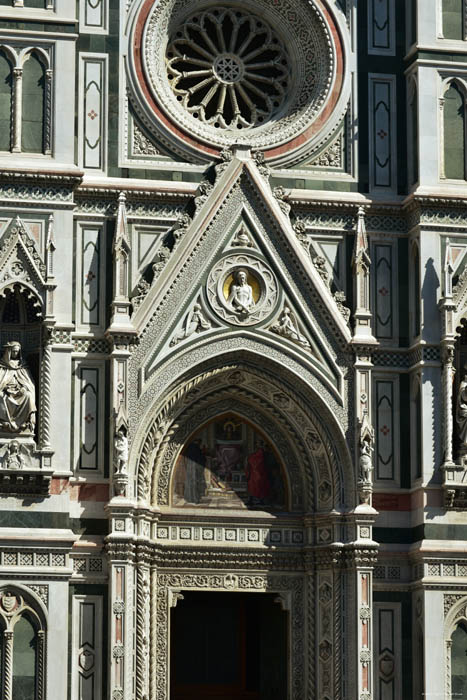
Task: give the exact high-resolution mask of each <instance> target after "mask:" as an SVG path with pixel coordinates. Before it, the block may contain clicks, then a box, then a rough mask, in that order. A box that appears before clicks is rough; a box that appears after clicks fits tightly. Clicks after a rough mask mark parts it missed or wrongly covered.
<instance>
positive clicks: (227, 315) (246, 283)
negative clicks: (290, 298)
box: [207, 255, 280, 326]
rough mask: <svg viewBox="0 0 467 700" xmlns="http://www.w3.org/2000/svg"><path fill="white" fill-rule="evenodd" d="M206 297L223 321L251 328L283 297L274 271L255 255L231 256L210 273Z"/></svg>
mask: <svg viewBox="0 0 467 700" xmlns="http://www.w3.org/2000/svg"><path fill="white" fill-rule="evenodd" d="M207 296H208V299H209V302H210V304H211V306H212V308H213V310H214V311H215V313H216V314H217V315H218V316H219V317H220V318H221V319H222V320H223V321H226V322H227V323H231V324H233V325H237V326H252V325H255V324H256V323H260V322H261V321H264V320H265V319H266V318H268V317H269V316H270V315H271V314H272V313H273V312H274V310H275V308H276V306H277V301H278V298H279V296H280V295H279V288H278V285H277V281H276V278H275V276H274V274H273V272H272V271H271V270H270V269H269V267H268V266H267V265H266V264H265V263H264V262H263V261H262V260H259V259H258V258H256V257H253V256H252V255H229V256H227V257H224V258H222V259H221V260H220V261H219V262H218V263H217V264H216V265H215V266H214V268H213V269H212V270H211V273H210V275H209V278H208V282H207Z"/></svg>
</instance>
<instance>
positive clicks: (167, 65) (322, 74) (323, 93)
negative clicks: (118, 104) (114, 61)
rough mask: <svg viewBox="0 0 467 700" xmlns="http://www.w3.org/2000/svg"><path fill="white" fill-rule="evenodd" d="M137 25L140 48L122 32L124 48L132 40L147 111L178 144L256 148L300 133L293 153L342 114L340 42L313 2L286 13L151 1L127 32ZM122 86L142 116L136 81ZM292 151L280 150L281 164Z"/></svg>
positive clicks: (344, 88) (284, 8)
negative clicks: (159, 117)
mask: <svg viewBox="0 0 467 700" xmlns="http://www.w3.org/2000/svg"><path fill="white" fill-rule="evenodd" d="M142 26H144V30H143V32H142V36H143V40H142V46H141V45H140V44H139V41H138V42H135V41H134V39H135V37H134V36H130V37H129V42H130V43H129V45H130V46H131V47H135V48H136V46H137V45H138V44H139V45H138V54H137V55H135V69H136V74H135V75H138V74H139V72H140V70H141V74H143V73H144V75H145V76H146V78H147V84H148V85H149V89H150V91H151V102H152V104H153V107H152V110H153V111H161V112H163V113H164V114H165V115H166V117H167V118H168V121H167V130H168V131H170V132H171V133H170V136H169V138H171V139H175V140H176V141H177V146H178V147H181V148H185V147H186V145H187V144H186V143H184V141H183V138H182V137H181V136H180V133H181V131H183V132H185V133H189V134H190V135H191V136H192V142H196V141H197V142H198V143H199V144H200V145H201V144H207V145H208V147H209V148H211V149H213V148H215V149H218V150H219V151H220V150H222V149H225V148H226V147H228V146H229V145H231V144H232V143H239V142H240V143H242V142H247V143H248V145H251V146H252V147H253V148H254V149H262V150H264V149H267V148H274V147H276V146H279V145H282V144H284V143H290V142H294V141H295V140H297V144H298V139H299V138H300V136H301V137H302V138H301V141H300V146H303V148H302V149H301V150H305V151H306V150H307V148H308V147H309V145H310V141H312V142H313V143H312V145H311V149H310V150H311V151H314V150H317V148H318V147H319V144H322V143H323V138H326V135H327V134H331V133H333V132H334V130H335V129H336V127H337V126H338V124H339V122H340V121H341V119H342V115H343V113H344V111H345V105H346V103H347V100H348V94H349V92H350V85H349V84H348V81H347V80H343V79H342V74H343V71H342V61H343V58H342V56H343V46H342V45H341V40H340V34H339V31H338V29H337V24H336V20H335V18H334V17H333V15H332V14H331V13H330V12H329V11H328V10H325V9H323V7H322V5H321V3H318V2H314V0H309V1H308V2H300V3H296V4H295V5H294V7H293V11H292V10H291V8H290V3H288V2H286V1H285V0H275V1H274V2H271V0H244V1H243V2H242V3H241V6H238V4H237V3H225V5H219V6H217V5H215V4H213V3H212V2H208V1H207V0H197V1H196V2H194V1H192V2H187V0H159V1H158V2H154V3H152V4H151V3H143V4H142V9H141V11H140V13H139V15H138V16H137V17H136V21H135V30H136V27H142ZM297 66H298V67H299V68H298V69H296V68H295V67H297ZM131 89H132V90H133V91H134V92H135V97H136V99H135V100H134V105H135V108H136V109H137V111H141V112H144V113H145V116H147V117H148V118H151V116H152V115H151V113H150V108H149V106H148V103H147V99H146V104H145V103H144V98H143V90H144V88H143V85H142V83H141V82H140V80H139V79H138V78H136V79H135V81H134V83H133V84H132V86H131ZM325 105H327V106H329V107H330V110H329V114H330V115H331V116H330V118H329V119H328V120H327V121H326V123H325V125H324V133H323V126H321V127H320V128H321V131H322V133H321V134H320V138H319V141H318V136H317V131H318V130H317V128H316V125H315V121H316V120H317V119H318V117H319V115H322V114H323V109H324V107H325ZM336 107H337V109H335V108H336ZM180 129H181V131H180ZM195 148H196V146H195ZM203 150H204V151H205V149H203ZM203 150H202V149H201V148H200V149H199V153H200V155H201V157H202V156H203ZM295 150H296V149H295ZM204 155H205V152H204ZM295 156H296V154H295V153H294V149H293V148H292V149H287V148H284V149H282V152H281V158H282V159H283V160H286V159H287V158H290V157H292V158H294V157H295Z"/></svg>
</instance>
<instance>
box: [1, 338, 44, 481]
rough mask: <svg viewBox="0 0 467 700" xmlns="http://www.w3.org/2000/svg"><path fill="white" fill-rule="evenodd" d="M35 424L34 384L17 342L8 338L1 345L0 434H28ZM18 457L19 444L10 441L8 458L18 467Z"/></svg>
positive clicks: (32, 430)
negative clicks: (6, 341) (7, 340)
mask: <svg viewBox="0 0 467 700" xmlns="http://www.w3.org/2000/svg"><path fill="white" fill-rule="evenodd" d="M35 424H36V388H35V386H34V382H33V380H32V377H31V375H30V373H29V370H28V368H27V367H26V364H25V363H24V362H23V359H22V357H21V345H20V343H18V342H16V341H12V342H9V343H6V344H5V345H4V347H3V355H2V358H1V359H0V434H2V433H4V434H6V435H15V436H23V435H28V436H29V435H32V434H33V432H34V426H35ZM15 458H16V462H15ZM19 459H20V455H19V444H18V443H14V444H13V443H12V444H11V445H10V450H9V460H10V462H15V467H16V468H20V467H21V464H20V462H19ZM9 467H10V468H13V464H10V465H9Z"/></svg>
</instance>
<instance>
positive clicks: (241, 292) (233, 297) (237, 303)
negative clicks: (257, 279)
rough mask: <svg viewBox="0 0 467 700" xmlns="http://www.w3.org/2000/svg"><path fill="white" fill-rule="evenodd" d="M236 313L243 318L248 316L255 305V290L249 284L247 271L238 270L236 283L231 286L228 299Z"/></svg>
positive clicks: (235, 276)
mask: <svg viewBox="0 0 467 700" xmlns="http://www.w3.org/2000/svg"><path fill="white" fill-rule="evenodd" d="M227 303H228V304H230V305H231V306H232V308H233V310H234V311H236V312H237V313H238V314H241V315H243V316H248V314H249V313H250V310H251V308H252V307H253V306H254V305H255V302H254V300H253V289H252V287H251V286H250V285H249V284H248V275H247V273H246V270H243V269H240V270H236V272H235V273H234V281H233V282H232V284H231V286H230V294H229V298H228V299H227Z"/></svg>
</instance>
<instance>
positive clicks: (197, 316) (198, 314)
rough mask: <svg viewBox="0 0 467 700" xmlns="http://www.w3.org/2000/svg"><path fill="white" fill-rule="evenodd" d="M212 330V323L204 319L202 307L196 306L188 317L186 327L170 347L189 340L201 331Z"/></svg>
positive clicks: (174, 338)
mask: <svg viewBox="0 0 467 700" xmlns="http://www.w3.org/2000/svg"><path fill="white" fill-rule="evenodd" d="M210 328H211V322H210V321H208V320H207V319H206V318H204V316H203V311H202V309H201V306H200V305H199V304H195V305H194V306H193V309H192V311H190V313H189V314H188V316H187V317H186V321H185V325H184V327H183V328H182V329H181V330H180V331H179V332H178V333H176V335H175V336H174V337H173V338H172V341H171V343H170V345H172V346H173V345H177V343H179V342H180V341H181V340H185V338H189V337H190V336H191V335H193V334H194V333H201V331H207V330H209V329H210Z"/></svg>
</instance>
